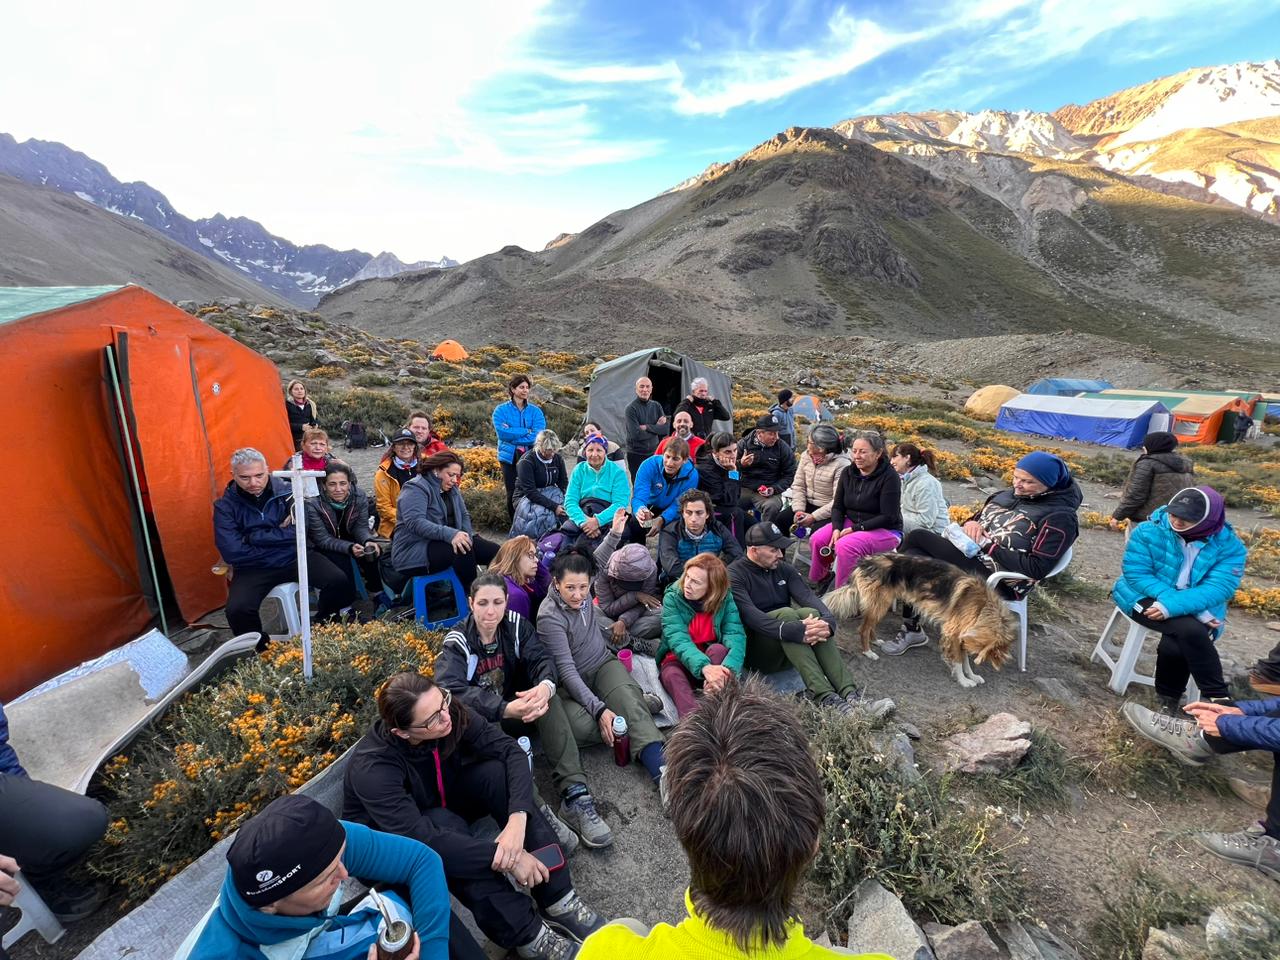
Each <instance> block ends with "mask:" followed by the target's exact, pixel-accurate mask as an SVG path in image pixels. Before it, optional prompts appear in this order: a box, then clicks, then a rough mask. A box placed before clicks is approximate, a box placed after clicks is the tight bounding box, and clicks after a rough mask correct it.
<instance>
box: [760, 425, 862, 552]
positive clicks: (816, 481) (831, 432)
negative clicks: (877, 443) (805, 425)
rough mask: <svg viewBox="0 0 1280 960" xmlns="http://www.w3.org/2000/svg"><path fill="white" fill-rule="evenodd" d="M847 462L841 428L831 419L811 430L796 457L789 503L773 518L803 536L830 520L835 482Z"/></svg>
mask: <svg viewBox="0 0 1280 960" xmlns="http://www.w3.org/2000/svg"><path fill="white" fill-rule="evenodd" d="M848 466H849V456H848V454H846V453H845V451H844V438H843V437H841V436H840V431H839V430H837V429H836V428H835V427H833V426H831V425H830V424H828V423H820V424H818V425H816V426H815V427H814V428H813V429H812V430H810V431H809V442H808V443H807V444H806V445H805V450H804V452H803V453H801V454H800V455H799V456H798V457H797V458H796V475H795V477H794V478H793V479H792V481H791V495H790V501H791V503H790V506H787V507H784V508H783V509H782V510H780V511H779V512H778V515H777V516H776V517H774V521H773V522H774V523H776V524H777V525H778V527H779V528H780V529H782V530H789V531H791V532H793V533H795V534H796V535H803V536H807V535H808V534H810V533H812V532H813V531H814V530H817V529H819V528H820V527H822V526H823V525H824V524H826V523H829V522H830V521H831V502H832V501H833V500H834V499H835V495H836V485H837V484H838V483H839V482H840V474H842V473H844V471H845V470H846V469H847V468H848ZM801 531H803V533H801Z"/></svg>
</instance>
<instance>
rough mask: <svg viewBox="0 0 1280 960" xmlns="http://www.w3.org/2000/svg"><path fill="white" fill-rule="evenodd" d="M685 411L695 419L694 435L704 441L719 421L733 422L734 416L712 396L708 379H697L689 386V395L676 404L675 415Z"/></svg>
mask: <svg viewBox="0 0 1280 960" xmlns="http://www.w3.org/2000/svg"><path fill="white" fill-rule="evenodd" d="M682 410H683V411H684V412H685V413H687V414H689V416H691V417H692V418H693V435H694V436H695V437H701V438H702V439H703V440H705V439H707V437H708V436H709V435H710V434H711V429H712V425H713V424H714V423H715V422H716V421H717V420H727V421H729V422H730V423H732V422H733V414H731V413H730V412H729V410H728V408H726V407H725V405H724V404H723V403H721V402H720V401H719V399H717V398H716V397H713V396H711V388H710V387H709V386H708V385H707V378H706V377H697V378H696V379H695V380H694V381H693V382H692V383H691V384H689V395H688V396H687V397H685V398H684V399H683V400H681V401H680V402H679V403H678V404H676V409H675V411H674V412H675V413H679V412H680V411H682Z"/></svg>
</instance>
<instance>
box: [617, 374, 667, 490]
mask: <svg viewBox="0 0 1280 960" xmlns="http://www.w3.org/2000/svg"><path fill="white" fill-rule="evenodd" d="M625 416H626V418H627V472H628V473H630V474H631V479H632V480H634V479H635V477H636V471H637V470H638V469H640V464H642V463H644V462H645V461H646V460H648V459H649V458H650V457H652V456H653V452H654V451H655V450H656V449H657V448H658V441H659V440H661V439H662V438H663V437H665V436H666V435H667V434H669V433H670V432H671V424H670V422H669V421H668V418H667V413H666V411H665V410H663V409H662V404H660V403H658V401H657V400H654V399H653V381H652V380H650V379H649V378H648V377H641V378H640V379H639V380H637V381H636V398H635V399H634V400H632V401H631V402H630V403H629V404H627V409H626V412H625Z"/></svg>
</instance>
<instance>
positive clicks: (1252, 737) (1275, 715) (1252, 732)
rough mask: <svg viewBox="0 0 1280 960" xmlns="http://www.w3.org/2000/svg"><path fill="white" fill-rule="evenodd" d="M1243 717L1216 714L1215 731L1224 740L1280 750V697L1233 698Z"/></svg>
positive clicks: (1258, 748)
mask: <svg viewBox="0 0 1280 960" xmlns="http://www.w3.org/2000/svg"><path fill="white" fill-rule="evenodd" d="M1236 706H1237V707H1239V708H1240V709H1241V710H1243V711H1244V716H1243V717H1237V716H1234V715H1230V716H1224V717H1219V718H1218V732H1219V733H1220V734H1222V738H1223V739H1224V740H1229V741H1230V742H1232V743H1235V744H1239V745H1240V746H1242V747H1253V748H1255V749H1257V750H1270V751H1272V752H1273V753H1280V697H1272V698H1271V699H1268V700H1237V701H1236Z"/></svg>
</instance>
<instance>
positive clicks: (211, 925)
mask: <svg viewBox="0 0 1280 960" xmlns="http://www.w3.org/2000/svg"><path fill="white" fill-rule="evenodd" d="M340 822H341V823H342V828H343V829H344V830H345V831H346V833H347V846H346V850H345V851H344V852H343V854H342V862H343V864H344V865H345V866H346V868H347V871H348V872H349V873H350V874H351V875H352V876H354V877H359V878H360V879H361V880H366V881H369V882H371V883H374V884H377V885H379V886H382V885H388V884H403V885H406V886H408V888H409V903H410V905H411V906H412V908H413V927H414V929H415V930H417V931H418V940H419V942H420V944H421V954H420V956H421V958H422V960H447V958H448V955H449V889H448V887H447V886H445V880H444V868H443V867H442V866H441V864H440V856H439V855H438V854H437V853H436V852H435V851H434V850H432V849H431V848H430V847H428V846H427V845H426V844H425V843H419V842H418V841H417V840H410V839H409V838H408V837H397V836H395V835H393V834H390V833H380V832H378V831H377V830H370V829H369V828H368V827H366V826H362V825H361V824H358V823H350V822H348V821H346V820H343V821H340ZM340 900H341V890H339V893H338V894H337V895H335V896H334V900H333V903H331V904H330V906H329V908H328V909H327V910H326V911H324V912H323V913H313V914H310V915H308V916H305V917H283V916H279V915H277V914H270V913H263V912H262V911H261V910H258V909H255V908H254V907H251V906H249V905H248V904H247V903H245V902H244V898H243V897H241V896H240V894H239V893H238V892H237V890H236V888H235V884H234V883H233V882H232V880H231V868H230V867H228V868H227V875H226V878H225V879H224V880H223V882H222V891H221V892H220V893H219V894H218V900H217V902H216V903H215V904H214V907H213V911H212V912H211V913H210V914H209V915H208V916H207V917H206V918H205V921H204V925H203V927H202V928H199V934H198V935H197V936H196V938H195V940H194V942H192V941H191V940H190V938H188V943H187V944H184V947H186V950H185V951H184V950H179V951H178V954H177V955H176V957H175V960H228V958H236V960H267V953H266V951H264V950H263V949H262V948H263V947H264V946H265V947H272V946H275V945H278V944H283V943H285V942H287V941H290V940H298V938H300V937H307V936H310V935H313V932H315V931H318V930H319V929H320V928H323V929H324V931H325V932H326V933H330V934H333V935H332V936H330V937H327V938H326V941H327V942H326V943H325V947H326V949H325V950H324V952H323V957H324V960H364V958H365V957H366V956H367V955H368V952H369V945H370V944H371V943H372V942H373V939H372V938H371V937H370V936H369V931H370V927H369V921H370V920H371V919H372V917H371V916H370V915H368V911H360V912H358V913H353V914H351V915H348V916H340V915H338V914H337V909H338V906H339V903H340ZM372 930H373V935H374V936H376V926H374V927H373V928H372ZM344 933H346V934H348V935H346V936H344ZM299 946H300V944H299ZM275 952H277V951H273V953H275ZM281 952H287V951H281ZM312 956H316V954H315V951H314V950H313V951H312Z"/></svg>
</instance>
